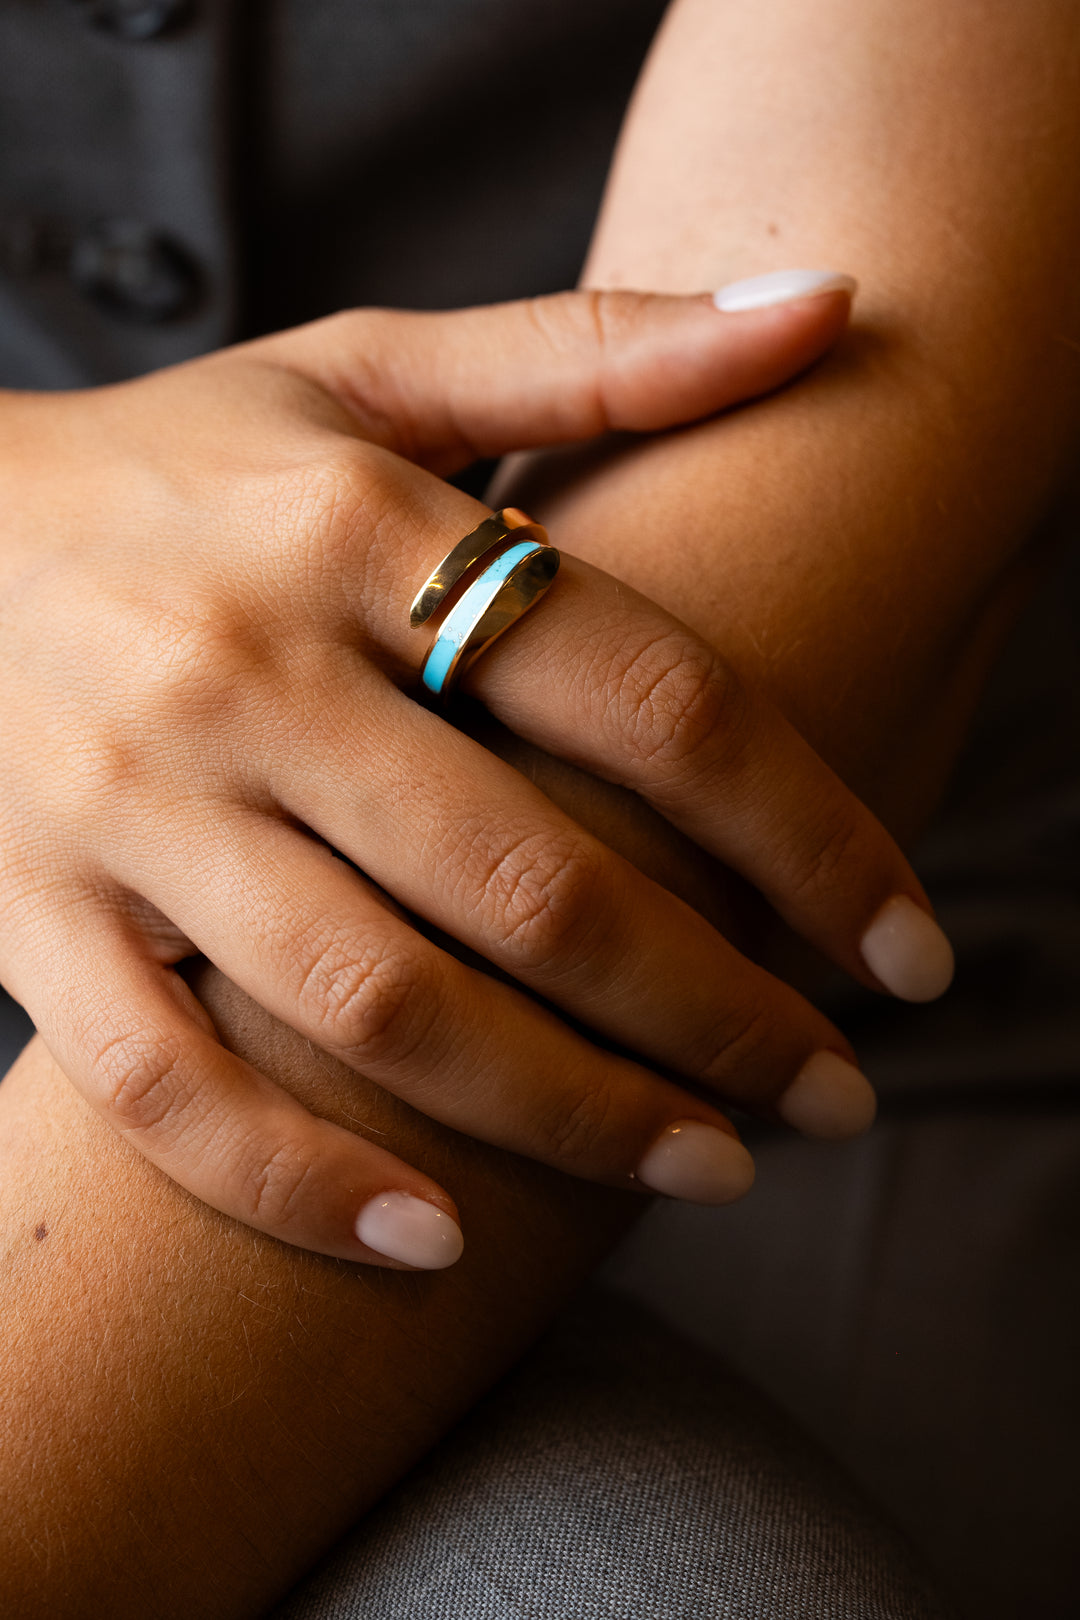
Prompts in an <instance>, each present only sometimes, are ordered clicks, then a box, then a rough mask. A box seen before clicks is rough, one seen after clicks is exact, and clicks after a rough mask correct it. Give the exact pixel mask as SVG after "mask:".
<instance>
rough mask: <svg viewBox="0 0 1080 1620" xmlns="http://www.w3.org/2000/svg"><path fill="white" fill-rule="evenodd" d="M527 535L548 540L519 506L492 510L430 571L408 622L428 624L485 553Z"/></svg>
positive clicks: (539, 540)
mask: <svg viewBox="0 0 1080 1620" xmlns="http://www.w3.org/2000/svg"><path fill="white" fill-rule="evenodd" d="M526 535H528V536H531V538H532V539H533V540H534V541H535V542H536V544H537V545H541V546H546V545H547V544H548V537H547V530H546V529H545V528H544V525H543V524H542V523H534V522H533V520H532V518H531V517H529V516H528V515H527V514H526V513H525V512H523V511H522V510H521V508H520V507H518V506H504V507H503V509H502V511H501V512H493V513H492V514H491V516H490V517H487V518H485V519H484V521H483V523H478V524H477V526H476V528H475V529H470V531H469V533H468V534H467V535H465V537H464V539H462V540H459V541H458V543H457V545H456V546H455V547H454V549H453V551H449V552H447V554H446V556H445V557H444V558H443V560H442V562H441V563H440V564H439V566H438V568H436V569H435V571H434V572H433V573H431V574H429V575H428V577H427V579H425V581H424V583H423V584H422V585H421V587H420V589H419V590H418V591H417V593H416V596H415V598H414V600H413V605H412V607H411V608H410V609H409V623H410V624H411V625H412V627H413V629H414V630H415V629H417V628H418V627H419V626H420V625H422V624H427V622H428V620H429V619H430V618H431V616H432V614H434V613H435V612H437V610H438V609H439V608H440V607H441V606H442V604H443V602H444V601H445V600H446V597H447V596H448V595H449V594H450V592H451V591H452V590H453V588H454V586H455V585H456V584H457V583H458V581H459V580H460V579H463V578H464V576H465V575H466V574H467V573H468V571H469V569H470V568H471V567H472V566H473V564H474V563H477V562H479V561H480V559H481V557H486V556H487V555H488V553H489V552H492V551H494V550H495V548H496V547H497V546H501V545H502V544H503V542H504V541H506V540H509V539H510V538H511V537H513V538H514V539H515V540H524V539H525V537H526Z"/></svg>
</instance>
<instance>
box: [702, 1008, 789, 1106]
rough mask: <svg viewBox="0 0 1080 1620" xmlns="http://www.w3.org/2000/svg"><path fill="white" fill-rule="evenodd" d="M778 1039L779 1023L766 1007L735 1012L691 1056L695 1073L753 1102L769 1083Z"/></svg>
mask: <svg viewBox="0 0 1080 1620" xmlns="http://www.w3.org/2000/svg"><path fill="white" fill-rule="evenodd" d="M775 1040H776V1028H775V1021H774V1019H773V1018H772V1017H771V1016H770V1015H769V1013H768V1012H767V1011H766V1009H765V1008H763V1007H756V1008H752V1009H749V1010H743V1011H741V1012H732V1013H731V1014H730V1015H729V1016H728V1018H727V1019H726V1020H723V1021H721V1023H720V1027H719V1029H717V1028H715V1027H714V1028H713V1029H711V1030H710V1032H709V1036H708V1040H707V1043H703V1044H702V1045H701V1046H700V1048H699V1049H698V1051H697V1052H696V1053H694V1052H691V1053H690V1054H689V1056H690V1059H691V1065H690V1066H691V1069H692V1072H693V1073H694V1074H696V1075H698V1076H699V1077H700V1078H701V1079H702V1080H703V1081H705V1082H707V1083H708V1084H710V1085H716V1084H722V1085H723V1087H724V1092H725V1095H727V1096H730V1097H732V1098H733V1099H736V1100H752V1099H754V1098H756V1097H757V1096H759V1095H760V1093H761V1092H762V1090H763V1089H764V1087H765V1086H766V1085H767V1083H768V1078H769V1075H770V1074H771V1072H772V1068H773V1066H774V1065H773V1064H771V1063H770V1062H769V1061H768V1054H769V1051H770V1048H771V1047H772V1046H773V1045H774V1044H775ZM695 1059H696V1061H695Z"/></svg>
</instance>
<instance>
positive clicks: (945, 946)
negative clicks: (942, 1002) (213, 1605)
mask: <svg viewBox="0 0 1080 1620" xmlns="http://www.w3.org/2000/svg"><path fill="white" fill-rule="evenodd" d="M859 949H860V950H861V952H862V959H863V961H864V962H865V963H866V965H867V967H868V968H869V969H870V971H871V973H873V974H874V975H875V977H876V978H878V979H880V980H881V982H882V984H883V985H884V986H885V988H886V990H891V991H892V993H893V995H894V996H899V997H900V998H901V1000H903V1001H933V1000H935V998H936V997H938V996H940V995H943V994H944V992H945V991H946V990H947V989H948V988H949V985H950V984H951V983H952V976H953V968H954V966H955V962H954V959H953V948H952V946H951V945H950V944H949V941H948V939H947V938H946V937H945V935H944V934H943V933H942V931H941V929H940V928H939V927H938V925H937V923H936V922H935V921H934V919H933V917H930V916H928V915H927V913H926V912H925V911H924V910H923V909H922V907H921V906H917V905H916V904H915V902H914V900H911V899H909V898H908V896H907V895H906V894H896V895H894V896H893V898H892V899H891V900H886V902H885V904H884V905H883V906H882V908H881V910H880V911H879V912H878V914H877V916H876V917H875V918H874V920H873V922H872V923H871V924H870V926H869V928H868V929H867V930H866V933H865V934H864V935H863V937H862V940H861V942H860V945H859Z"/></svg>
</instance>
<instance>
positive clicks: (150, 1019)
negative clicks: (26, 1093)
mask: <svg viewBox="0 0 1080 1620" xmlns="http://www.w3.org/2000/svg"><path fill="white" fill-rule="evenodd" d="M20 962H21V972H22V974H23V975H24V976H25V977H26V979H27V984H26V986H24V987H22V989H23V994H24V996H26V1000H27V1004H28V1006H29V1007H31V1008H33V1016H34V1018H35V1022H36V1023H37V1025H38V1028H39V1030H40V1032H41V1034H42V1036H43V1037H44V1039H45V1042H46V1044H47V1046H48V1047H49V1049H50V1051H51V1052H52V1054H53V1056H54V1057H55V1058H56V1060H57V1062H58V1063H59V1065H60V1067H61V1068H62V1069H63V1070H64V1072H65V1073H66V1074H67V1075H68V1076H69V1077H70V1079H71V1080H73V1081H74V1083H75V1085H76V1086H77V1087H78V1089H79V1091H80V1092H81V1093H82V1095H83V1096H84V1097H85V1098H86V1100H87V1102H88V1103H90V1104H91V1106H92V1107H93V1108H95V1109H96V1110H97V1112H98V1113H99V1114H101V1115H102V1116H103V1118H104V1119H106V1120H107V1121H108V1123H109V1124H110V1125H112V1126H113V1127H114V1129H116V1130H119V1131H120V1132H121V1133H122V1134H123V1135H124V1136H125V1137H126V1138H127V1139H128V1141H129V1142H131V1144H132V1146H133V1147H135V1148H137V1149H138V1151H139V1152H140V1153H142V1154H144V1155H145V1156H146V1157H147V1158H148V1159H150V1160H151V1161H152V1163H154V1164H156V1165H157V1166H158V1167H159V1168H160V1169H161V1170H163V1171H164V1172H165V1174H166V1175H168V1176H170V1177H171V1178H172V1179H173V1180H174V1181H176V1182H178V1183H179V1184H180V1186H182V1187H185V1188H186V1189H187V1191H188V1192H190V1193H192V1194H193V1195H194V1196H195V1197H196V1198H199V1199H201V1200H202V1201H203V1203H206V1204H209V1205H210V1206H211V1207H212V1208H214V1209H217V1210H220V1211H221V1213H222V1214H224V1215H228V1216H231V1217H232V1218H233V1219H235V1220H238V1221H241V1222H243V1223H244V1224H245V1225H247V1226H252V1227H255V1228H256V1229H257V1230H259V1231H261V1232H265V1233H266V1234H267V1235H268V1236H270V1237H274V1238H278V1239H280V1240H281V1241H282V1242H283V1243H291V1244H294V1245H296V1246H297V1247H299V1248H303V1249H312V1250H315V1251H316V1252H317V1253H320V1254H328V1255H334V1256H336V1257H337V1258H338V1259H342V1260H354V1261H360V1262H363V1263H365V1264H373V1265H386V1266H392V1267H407V1268H416V1269H422V1270H433V1269H441V1268H442V1267H444V1266H447V1265H452V1264H453V1262H454V1261H455V1260H456V1259H457V1258H458V1256H459V1255H460V1253H461V1250H462V1236H461V1232H460V1228H459V1226H458V1224H457V1212H456V1210H455V1207H454V1204H453V1202H452V1200H451V1199H450V1198H449V1197H448V1196H447V1194H446V1193H445V1192H444V1191H443V1190H442V1189H441V1188H440V1187H439V1186H438V1185H437V1184H436V1183H435V1182H433V1181H431V1180H430V1179H429V1178H428V1177H427V1176H424V1175H421V1174H420V1172H419V1171H417V1170H414V1169H412V1168H411V1167H410V1166H409V1165H407V1164H404V1163H403V1162H402V1161H401V1160H400V1159H398V1158H396V1157H395V1156H394V1155H393V1154H392V1153H389V1152H387V1150H386V1149H385V1148H382V1147H377V1146H376V1145H375V1144H374V1143H372V1142H368V1141H365V1140H364V1138H363V1137H362V1136H357V1135H354V1134H353V1133H352V1132H351V1131H347V1130H343V1129H342V1128H341V1127H340V1126H337V1125H333V1124H331V1123H329V1122H328V1121H326V1120H323V1119H316V1118H315V1117H314V1116H313V1115H312V1114H310V1113H308V1111H307V1109H306V1108H304V1107H303V1106H302V1105H301V1104H300V1103H299V1102H297V1101H296V1100H295V1099H294V1098H292V1097H290V1096H288V1095H287V1094H286V1093H285V1092H283V1091H282V1090H281V1089H280V1088H279V1087H278V1086H276V1085H274V1084H272V1083H271V1082H270V1081H269V1080H268V1079H266V1078H265V1076H263V1075H261V1074H259V1073H258V1072H257V1071H256V1070H255V1069H253V1068H251V1067H250V1065H249V1064H247V1063H244V1062H243V1061H242V1060H241V1059H240V1058H238V1057H235V1056H234V1055H233V1054H232V1053H230V1052H228V1051H226V1050H225V1049H224V1047H222V1046H221V1045H220V1044H219V1042H218V1041H217V1039H216V1037H215V1035H214V1033H213V1029H212V1027H211V1025H210V1020H209V1019H208V1017H207V1015H206V1013H205V1012H204V1011H203V1009H202V1008H201V1007H200V1006H199V1004H198V1002H197V1001H196V1000H195V997H194V996H193V995H192V994H191V992H190V990H189V989H188V987H187V986H186V985H185V984H184V983H183V981H182V980H181V979H179V978H177V976H176V975H175V974H174V973H172V972H171V971H170V970H169V969H167V968H164V967H162V966H160V965H159V964H157V963H154V962H151V961H149V960H147V959H146V957H144V956H142V955H141V954H140V951H139V946H138V942H137V941H136V940H134V939H133V938H132V937H131V936H130V934H129V933H128V932H127V931H126V930H124V929H123V928H122V927H120V926H118V920H117V919H115V918H110V917H108V916H105V915H103V914H102V913H101V912H100V911H99V910H97V909H96V908H94V909H90V908H80V911H79V913H78V914H72V913H70V912H69V913H68V916H67V918H66V919H65V921H64V922H62V923H60V922H58V923H57V924H56V926H55V927H54V928H53V929H52V935H51V939H50V948H49V953H48V961H47V962H38V963H32V962H31V959H30V955H29V954H28V953H24V954H22V955H21V957H20ZM59 963H63V964H64V970H63V973H62V974H61V973H60V972H58V970H57V964H59ZM28 967H30V968H32V969H33V971H31V972H27V969H28ZM43 970H44V971H43ZM50 978H51V979H52V980H53V981H54V982H52V983H50V982H49V980H50ZM27 990H29V991H30V994H29V995H26V992H27ZM103 990H104V993H103ZM35 1003H36V1005H35Z"/></svg>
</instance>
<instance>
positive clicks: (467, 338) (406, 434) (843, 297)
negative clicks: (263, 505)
mask: <svg viewBox="0 0 1080 1620" xmlns="http://www.w3.org/2000/svg"><path fill="white" fill-rule="evenodd" d="M854 286H855V283H854V282H853V281H852V280H851V278H850V277H847V276H838V275H834V274H832V273H829V272H823V273H822V274H821V276H819V277H818V278H817V279H816V280H813V279H812V280H811V282H810V283H809V295H808V292H807V283H806V282H805V281H804V282H802V283H800V284H799V293H798V296H796V297H794V298H793V299H790V300H788V301H785V302H782V303H779V304H774V305H772V306H770V307H766V308H755V309H749V310H741V311H739V312H737V313H728V312H724V311H722V310H720V309H718V308H717V305H716V302H715V301H714V298H713V296H712V295H711V294H708V293H706V294H700V295H695V296H691V297H670V296H665V295H660V294H656V293H638V292H597V291H586V292H567V293H556V294H554V295H552V296H549V297H544V298H531V299H526V300H523V301H521V302H519V303H511V304H496V305H492V306H489V307H484V308H475V309H464V310H453V311H450V312H449V313H440V314H431V313H426V312H424V313H417V312H412V311H404V312H403V311H394V310H383V309H361V310H351V311H348V312H346V313H344V314H341V315H334V316H331V317H329V318H328V319H326V320H322V321H317V322H315V323H314V324H313V325H311V326H306V327H301V328H299V329H297V330H295V331H293V332H288V333H285V334H282V335H281V336H279V337H275V338H272V339H268V340H264V341H263V343H262V344H260V352H261V353H262V354H264V355H265V356H266V357H267V358H270V359H274V360H276V361H278V362H280V363H282V364H286V365H289V366H291V367H294V368H296V369H299V370H302V371H303V372H304V373H305V375H307V376H310V377H313V378H314V379H315V380H316V381H317V382H319V383H320V384H322V386H323V387H325V388H326V389H328V390H329V391H330V392H331V393H332V394H334V395H335V397H337V398H338V399H339V400H340V401H342V402H343V403H344V404H345V406H346V407H347V409H348V410H349V411H350V413H351V415H352V416H353V418H354V420H355V421H356V424H357V430H358V432H359V433H360V434H361V436H362V437H364V438H366V439H369V440H371V441H372V442H373V443H375V444H380V445H383V446H384V447H385V448H387V449H390V450H393V451H395V452H396V453H398V454H400V455H404V456H406V457H408V459H409V460H411V461H416V462H418V463H419V464H420V465H422V466H426V467H428V468H429V469H431V470H433V471H436V472H439V473H441V474H446V473H448V472H451V471H453V470H455V469H456V468H458V467H461V466H464V465H466V464H467V463H468V462H470V461H474V460H476V459H477V458H479V457H487V456H500V455H503V454H505V453H506V452H507V451H510V450H525V449H529V448H531V447H533V446H538V445H549V444H557V443H562V442H569V441H571V440H578V439H588V438H593V437H594V436H595V435H597V434H601V433H608V432H613V431H617V430H628V431H633V432H643V433H649V432H655V431H656V430H657V429H659V428H664V427H671V426H673V425H675V424H676V423H679V422H690V421H694V420H696V419H697V418H699V417H702V416H711V415H712V414H713V413H714V412H716V411H719V410H723V409H724V408H726V407H727V406H729V405H734V404H738V403H740V402H741V401H743V400H747V399H751V398H753V397H755V396H756V395H759V394H764V393H768V392H769V391H770V390H771V389H774V388H778V387H779V386H780V385H781V384H782V383H784V382H787V381H788V380H789V378H791V377H793V376H796V375H797V374H798V373H799V372H800V371H803V370H804V369H805V368H806V367H807V366H809V365H811V364H812V363H813V362H814V361H815V360H817V359H818V358H820V356H821V355H822V354H823V353H824V352H825V351H826V350H827V349H828V348H830V347H831V345H832V344H833V343H835V341H836V339H837V338H838V337H839V335H840V333H841V332H842V331H843V330H844V327H845V326H846V324H847V319H848V314H849V310H850V302H851V296H852V292H853V290H854Z"/></svg>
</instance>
